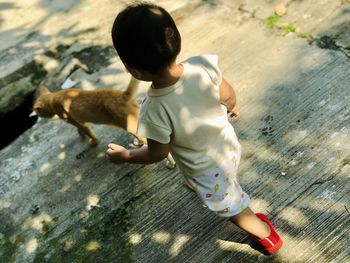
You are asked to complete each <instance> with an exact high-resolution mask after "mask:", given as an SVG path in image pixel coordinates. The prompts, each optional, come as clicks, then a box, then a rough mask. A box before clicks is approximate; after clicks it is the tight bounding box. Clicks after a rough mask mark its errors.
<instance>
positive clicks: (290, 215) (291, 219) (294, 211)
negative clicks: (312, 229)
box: [278, 207, 310, 228]
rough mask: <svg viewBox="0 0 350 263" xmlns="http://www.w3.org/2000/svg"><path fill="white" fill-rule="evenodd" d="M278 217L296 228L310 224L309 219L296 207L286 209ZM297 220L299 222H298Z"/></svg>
mask: <svg viewBox="0 0 350 263" xmlns="http://www.w3.org/2000/svg"><path fill="white" fill-rule="evenodd" d="M278 216H279V217H280V218H282V219H283V220H285V221H286V222H288V224H289V225H291V226H293V227H295V228H300V227H301V226H305V225H308V224H309V223H310V220H309V217H307V216H306V215H305V214H304V212H303V211H302V210H301V209H298V208H294V207H286V208H284V209H283V210H282V211H281V212H280V213H279V214H278ZM296 218H297V219H298V220H296Z"/></svg>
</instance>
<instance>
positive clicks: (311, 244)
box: [278, 232, 328, 262]
mask: <svg viewBox="0 0 350 263" xmlns="http://www.w3.org/2000/svg"><path fill="white" fill-rule="evenodd" d="M301 234H302V233H301ZM281 237H282V238H283V242H284V246H283V247H282V249H281V250H280V251H279V253H278V256H279V258H281V259H283V262H296V259H297V262H312V261H310V259H311V258H312V257H313V256H315V255H317V256H318V257H317V259H318V261H317V262H328V261H327V260H326V259H325V258H324V257H323V256H322V253H321V251H322V250H323V249H324V248H322V247H320V246H319V245H318V242H316V241H315V240H314V239H312V238H311V237H306V236H304V235H303V238H300V236H299V237H293V236H291V235H289V234H288V233H285V232H281ZM305 248H309V249H308V250H306V249H305Z"/></svg>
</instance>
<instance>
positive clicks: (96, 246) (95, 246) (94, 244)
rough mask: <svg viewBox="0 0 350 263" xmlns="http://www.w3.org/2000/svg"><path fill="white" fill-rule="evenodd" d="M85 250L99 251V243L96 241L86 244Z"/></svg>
mask: <svg viewBox="0 0 350 263" xmlns="http://www.w3.org/2000/svg"><path fill="white" fill-rule="evenodd" d="M85 249H86V250H87V251H89V252H95V251H97V250H99V249H101V243H100V242H99V241H97V240H91V241H89V242H88V243H87V244H86V246H85Z"/></svg>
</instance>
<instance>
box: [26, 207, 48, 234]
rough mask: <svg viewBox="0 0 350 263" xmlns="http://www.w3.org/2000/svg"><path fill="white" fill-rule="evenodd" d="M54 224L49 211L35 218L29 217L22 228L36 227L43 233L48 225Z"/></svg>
mask: <svg viewBox="0 0 350 263" xmlns="http://www.w3.org/2000/svg"><path fill="white" fill-rule="evenodd" d="M52 224H53V219H52V218H51V216H50V215H49V214H47V213H45V212H44V213H41V214H40V215H38V216H35V217H33V218H28V219H26V220H25V221H24V223H23V224H22V230H27V229H30V228H32V229H35V230H38V231H40V232H41V233H43V232H45V231H46V230H47V227H48V226H50V225H52Z"/></svg>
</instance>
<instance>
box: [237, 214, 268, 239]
mask: <svg viewBox="0 0 350 263" xmlns="http://www.w3.org/2000/svg"><path fill="white" fill-rule="evenodd" d="M230 221H231V222H232V223H234V224H235V225H237V226H238V227H239V228H241V229H242V230H244V231H246V232H248V233H249V234H250V235H253V236H256V237H257V238H259V239H264V238H266V237H268V236H269V235H270V232H271V231H270V228H269V226H268V225H267V224H266V223H264V222H263V221H261V220H260V219H259V218H258V217H257V216H256V215H255V214H254V213H253V211H252V210H251V209H250V208H249V207H247V208H246V209H244V210H243V211H242V212H241V213H239V214H238V215H235V216H233V217H230Z"/></svg>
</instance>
